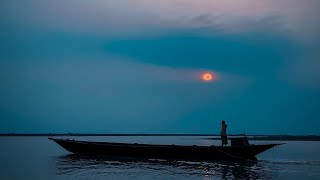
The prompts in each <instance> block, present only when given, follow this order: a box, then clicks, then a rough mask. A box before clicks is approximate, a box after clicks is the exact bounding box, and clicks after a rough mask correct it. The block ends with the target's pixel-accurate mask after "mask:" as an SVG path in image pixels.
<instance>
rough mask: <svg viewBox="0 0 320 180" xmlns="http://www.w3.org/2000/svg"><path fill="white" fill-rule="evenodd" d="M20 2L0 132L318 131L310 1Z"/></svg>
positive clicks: (0, 24) (319, 81)
mask: <svg viewBox="0 0 320 180" xmlns="http://www.w3.org/2000/svg"><path fill="white" fill-rule="evenodd" d="M17 2H18V1H9V0H4V1H1V2H0V12H1V13H0V16H1V18H0V28H1V30H0V48H1V49H0V133H68V132H73V133H219V123H220V121H221V120H222V119H224V120H226V121H227V124H228V131H229V132H230V133H243V132H246V133H248V134H318V135H319V134H320V128H319V127H320V111H319V110H320V109H319V107H320V73H319V71H318V69H319V68H320V62H319V61H320V54H319V52H320V51H319V50H320V48H319V39H320V38H319V32H320V25H319V23H318V22H320V21H318V20H319V15H318V13H317V9H316V8H315V7H319V2H317V1H311V0H308V1H303V2H300V1H293V2H292V1H289V0H288V1H283V3H282V4H278V3H277V2H276V1H257V0H252V1H250V2H251V3H245V2H243V3H242V4H241V7H242V9H244V10H245V11H244V12H243V11H242V9H241V7H239V9H237V8H236V7H237V4H236V2H235V3H234V5H230V4H224V2H221V3H220V4H219V1H212V2H210V1H207V0H202V1H199V2H197V3H195V4H193V3H192V2H191V1H180V0H175V1H172V2H170V1H164V2H163V3H159V4H157V3H156V2H155V4H149V3H147V2H144V3H143V2H142V1H138V2H137V4H136V5H135V4H134V5H133V4H131V3H130V2H123V3H121V2H115V1H113V0H109V1H106V2H100V1H95V0H94V1H74V0H72V1H68V2H63V1H55V2H50V1H39V0H28V1H25V2H23V3H22V2H19V3H17ZM103 3H105V4H103ZM215 3H216V4H215ZM240 3H241V2H239V4H240ZM140 6H141V7H140ZM278 6H279V8H280V9H279V8H278ZM155 7H156V8H155ZM184 7H188V8H189V9H188V8H186V9H187V10H185V8H184ZM262 7H264V8H262ZM281 7H287V10H286V11H284V10H281ZM197 8H199V9H200V10H199V9H197ZM210 8H212V9H210ZM260 8H261V9H260ZM114 9H115V10H114ZM211 10H212V11H211ZM230 12H232V13H230ZM306 20H308V23H306ZM204 71H211V72H214V73H216V75H217V77H218V79H217V81H214V82H211V83H204V82H202V81H201V80H200V79H199V74H201V72H204Z"/></svg>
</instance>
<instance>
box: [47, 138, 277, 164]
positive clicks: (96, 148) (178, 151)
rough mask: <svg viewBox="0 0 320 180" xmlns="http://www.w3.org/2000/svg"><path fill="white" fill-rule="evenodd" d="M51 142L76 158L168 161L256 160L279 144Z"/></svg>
mask: <svg viewBox="0 0 320 180" xmlns="http://www.w3.org/2000/svg"><path fill="white" fill-rule="evenodd" d="M48 139H50V140H53V141H54V142H56V143H57V144H59V145H60V146H62V147H63V148H64V149H66V150H67V151H69V152H72V153H75V154H84V155H107V156H112V157H129V158H147V159H168V160H201V161H202V160H203V161H207V160H209V161H210V160H227V159H228V160H229V159H232V160H245V159H251V160H256V159H257V158H256V155H257V154H260V153H262V152H264V151H266V150H268V149H270V148H272V147H275V146H277V145H281V144H264V145H250V144H249V143H248V140H247V138H231V146H196V145H193V146H181V145H151V144H137V143H134V144H129V143H110V142H89V141H76V140H69V139H55V138H48Z"/></svg>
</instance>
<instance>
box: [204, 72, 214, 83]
mask: <svg viewBox="0 0 320 180" xmlns="http://www.w3.org/2000/svg"><path fill="white" fill-rule="evenodd" d="M201 79H202V80H203V81H213V80H214V75H213V74H212V73H209V72H206V73H203V74H202V76H201Z"/></svg>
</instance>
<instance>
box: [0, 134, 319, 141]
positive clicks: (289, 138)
mask: <svg viewBox="0 0 320 180" xmlns="http://www.w3.org/2000/svg"><path fill="white" fill-rule="evenodd" d="M18 136H20V137H30V136H31V137H32V136H202V137H204V136H220V135H219V134H86V133H61V134H53V133H39V134H23V133H19V134H18V133H7V134H0V137H18ZM228 136H229V137H234V136H243V135H242V134H231V135H228ZM246 136H247V137H248V139H249V140H255V141H320V135H246ZM204 139H210V140H220V138H218V137H213V138H204Z"/></svg>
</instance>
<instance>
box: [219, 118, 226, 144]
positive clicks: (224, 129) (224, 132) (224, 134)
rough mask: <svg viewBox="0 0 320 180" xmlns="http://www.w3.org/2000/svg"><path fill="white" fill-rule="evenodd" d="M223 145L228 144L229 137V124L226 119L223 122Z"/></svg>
mask: <svg viewBox="0 0 320 180" xmlns="http://www.w3.org/2000/svg"><path fill="white" fill-rule="evenodd" d="M220 135H221V146H223V145H227V144H228V137H227V124H226V122H225V121H222V122H221V132H220Z"/></svg>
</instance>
